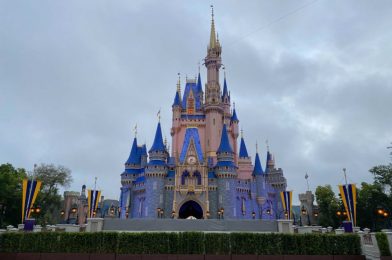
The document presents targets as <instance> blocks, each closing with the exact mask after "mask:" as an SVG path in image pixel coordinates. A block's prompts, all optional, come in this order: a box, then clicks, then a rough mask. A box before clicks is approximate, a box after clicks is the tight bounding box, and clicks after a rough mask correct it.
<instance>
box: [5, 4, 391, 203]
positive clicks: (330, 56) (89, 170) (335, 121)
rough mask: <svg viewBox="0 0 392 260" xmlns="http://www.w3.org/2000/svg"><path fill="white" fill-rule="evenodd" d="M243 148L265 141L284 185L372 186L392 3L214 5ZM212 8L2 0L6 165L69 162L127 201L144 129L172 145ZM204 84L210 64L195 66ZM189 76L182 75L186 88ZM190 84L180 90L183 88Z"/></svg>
mask: <svg viewBox="0 0 392 260" xmlns="http://www.w3.org/2000/svg"><path fill="white" fill-rule="evenodd" d="M212 2H213V4H214V6H215V22H216V29H217V31H218V33H219V38H220V42H221V44H222V48H223V51H222V59H223V63H224V65H225V66H226V72H227V83H228V87H229V90H230V91H231V95H232V101H235V103H236V110H237V115H238V117H239V120H240V125H241V127H242V128H243V129H244V136H245V140H246V144H247V147H248V151H249V152H250V153H251V155H252V159H253V158H254V153H255V143H256V141H258V143H259V152H260V153H262V154H263V157H265V153H266V147H265V140H266V139H268V140H269V144H270V147H271V150H272V152H273V153H274V154H275V157H276V163H277V166H278V167H281V168H283V170H284V174H285V176H286V178H287V182H288V188H289V189H292V190H294V192H295V195H294V196H295V198H296V200H295V201H298V199H297V197H298V195H297V194H298V193H299V192H304V191H305V190H306V182H305V179H304V175H305V173H306V172H308V174H309V176H310V178H309V182H310V187H311V189H313V190H314V189H315V188H316V187H317V185H325V184H331V185H332V186H336V185H337V184H338V183H341V182H342V181H343V175H342V168H343V167H346V168H347V172H348V176H349V181H351V182H354V183H358V184H359V183H361V182H363V181H367V182H370V181H372V176H371V174H370V173H369V172H368V169H369V168H371V167H372V166H374V165H378V164H385V163H388V162H389V161H390V157H389V155H388V150H387V149H386V147H387V146H388V145H390V142H392V117H391V112H392V29H391V28H392V19H391V17H392V2H391V1H389V0H385V1H381V0H380V1H370V0H369V1H363V0H353V1H341V0H335V1H326V0H319V1H312V0H295V1H294V0H293V1H288V0H287V1H247V2H245V1H212ZM210 4H211V1H192V2H191V1H134V0H132V1H128V0H127V1H98V0H91V1H79V0H75V1H52V0H47V1H11V0H9V1H3V0H0V163H6V162H9V163H12V164H13V165H14V166H16V167H24V168H26V169H29V170H31V169H32V168H33V165H34V163H54V164H61V165H64V166H67V167H69V168H70V169H71V170H72V175H73V178H74V182H73V183H72V185H71V187H69V189H70V190H76V191H79V190H80V189H81V186H82V185H83V184H86V185H87V187H92V186H93V183H94V176H97V177H98V187H99V188H101V189H102V190H103V195H105V197H106V198H115V199H118V197H119V192H120V190H119V188H120V174H121V172H122V171H123V169H124V162H125V161H126V159H127V158H128V155H129V151H130V146H131V142H132V139H133V133H132V128H133V126H134V125H135V124H136V123H137V124H138V128H139V133H138V140H139V143H144V142H146V143H147V146H148V147H150V146H151V143H152V140H153V137H154V132H155V129H156V124H157V118H156V113H157V111H158V110H159V109H160V108H161V113H162V121H161V122H162V128H163V133H164V135H166V136H167V138H168V139H170V127H171V104H172V102H173V98H174V94H175V90H176V81H177V73H178V72H180V73H181V75H182V77H183V78H185V75H187V76H188V77H194V76H195V75H196V74H197V71H198V69H197V67H198V65H197V64H198V62H201V60H202V59H203V58H204V57H205V55H206V47H207V43H208V40H209V30H210V7H209V6H210ZM201 76H202V80H203V81H205V80H206V76H205V68H202V69H201ZM183 82H184V80H183ZM182 88H183V89H184V86H182Z"/></svg>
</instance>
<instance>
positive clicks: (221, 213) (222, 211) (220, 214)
mask: <svg viewBox="0 0 392 260" xmlns="http://www.w3.org/2000/svg"><path fill="white" fill-rule="evenodd" d="M224 212H225V209H224V208H220V209H219V210H218V219H224V217H223V215H224Z"/></svg>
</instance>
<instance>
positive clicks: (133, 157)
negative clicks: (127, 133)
mask: <svg viewBox="0 0 392 260" xmlns="http://www.w3.org/2000/svg"><path fill="white" fill-rule="evenodd" d="M139 158H140V157H139V154H138V150H137V141H136V137H135V138H134V139H133V144H132V148H131V153H130V154H129V157H128V160H127V161H126V163H125V164H138V163H140V160H139Z"/></svg>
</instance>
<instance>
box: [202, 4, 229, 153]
mask: <svg viewBox="0 0 392 260" xmlns="http://www.w3.org/2000/svg"><path fill="white" fill-rule="evenodd" d="M221 52H222V49H221V46H220V43H219V42H218V41H217V39H216V33H215V23H214V11H213V10H212V19H211V34H210V43H209V45H208V48H207V56H206V58H205V59H204V64H205V66H206V68H207V84H206V87H205V89H206V91H205V106H204V110H205V117H206V119H205V121H206V140H205V147H206V152H207V156H211V157H213V158H216V150H217V149H218V146H219V139H220V135H221V130H222V126H223V121H222V118H223V115H224V111H223V107H222V105H221V88H220V84H219V69H220V67H221V66H222V60H221Z"/></svg>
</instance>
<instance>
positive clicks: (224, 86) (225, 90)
mask: <svg viewBox="0 0 392 260" xmlns="http://www.w3.org/2000/svg"><path fill="white" fill-rule="evenodd" d="M224 96H229V92H228V91H227V84H226V78H225V79H224V81H223V94H222V98H223V97H224Z"/></svg>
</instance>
